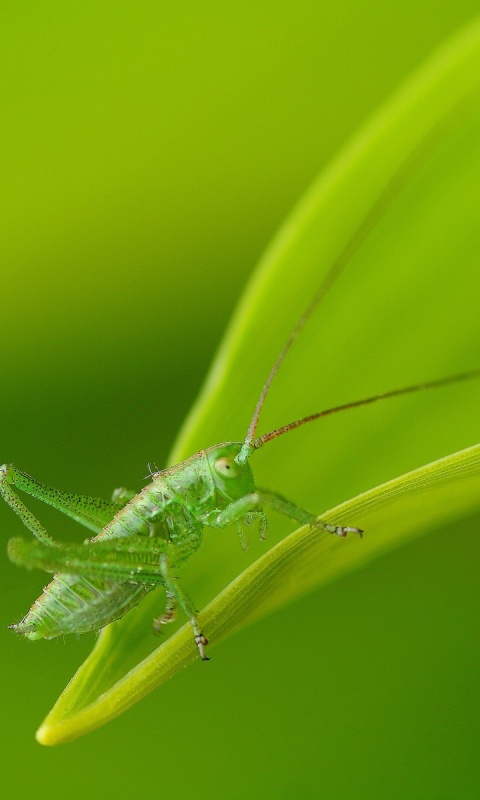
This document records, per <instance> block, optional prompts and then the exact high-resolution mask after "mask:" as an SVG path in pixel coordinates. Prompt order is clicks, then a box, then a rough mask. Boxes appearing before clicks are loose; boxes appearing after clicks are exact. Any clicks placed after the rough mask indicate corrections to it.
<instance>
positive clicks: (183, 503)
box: [0, 120, 480, 660]
mask: <svg viewBox="0 0 480 800" xmlns="http://www.w3.org/2000/svg"><path fill="white" fill-rule="evenodd" d="M441 124H444V120H443V121H441ZM434 133H436V132H435V131H434ZM429 138H432V137H429ZM426 143H427V142H426V140H424V141H423V142H421V143H420V145H419V147H417V148H416V149H415V150H413V151H412V153H411V154H410V156H409V157H408V158H407V159H406V160H405V161H404V162H403V164H402V165H401V167H400V168H399V169H398V170H397V172H396V173H395V174H394V175H393V177H392V178H391V179H390V180H389V181H388V182H387V183H386V185H385V188H384V190H383V191H382V192H381V193H380V194H379V196H378V199H377V201H376V202H375V203H374V204H373V206H372V207H371V209H370V211H369V212H368V213H367V215H366V216H365V218H364V220H363V221H362V222H361V223H360V225H359V227H358V228H357V230H356V231H355V232H354V233H353V235H352V237H351V238H350V240H349V241H348V242H347V244H346V246H345V248H344V249H343V251H341V253H340V255H339V256H338V258H337V259H336V260H335V261H334V263H333V264H332V266H331V267H330V269H329V270H328V271H327V273H326V276H325V278H324V280H323V282H322V284H321V285H320V288H319V289H318V291H317V292H316V294H315V295H314V296H313V299H312V300H311V301H310V303H309V305H308V307H307V309H306V310H305V312H304V313H303V315H302V316H301V317H300V319H299V321H298V322H297V324H296V326H295V327H294V329H293V331H292V333H291V334H290V336H289V338H288V340H287V342H286V344H285V346H284V348H283V349H282V351H281V352H280V355H279V356H278V358H277V360H276V362H275V363H274V365H273V367H272V369H271V371H270V374H269V376H268V378H267V380H266V382H265V385H264V387H263V389H262V391H261V393H260V396H259V399H258V402H257V404H256V407H255V410H254V413H253V417H252V420H251V422H250V425H249V428H248V431H247V434H246V437H245V439H244V441H243V442H225V443H222V444H218V445H214V446H213V447H209V448H207V449H206V450H201V451H200V452H198V453H196V454H195V455H193V456H191V457H190V458H188V459H187V460H186V461H182V462H181V463H180V464H177V465H175V466H173V467H170V468H169V469H165V470H162V471H157V472H154V473H152V474H151V478H152V480H151V482H150V483H149V484H148V486H145V487H144V488H143V489H142V490H141V492H140V493H139V494H136V493H135V492H130V491H127V490H126V489H123V488H122V489H117V490H115V492H114V493H113V496H112V499H111V501H110V502H108V501H106V500H102V499H99V498H92V497H86V496H84V495H75V494H71V493H68V492H64V491H60V490H58V489H54V488H52V487H49V486H45V485H44V484H42V483H40V482H38V481H37V480H35V479H34V478H32V477H30V476H29V475H27V474H26V473H25V472H22V471H21V470H19V469H17V468H16V467H14V466H13V465H11V464H10V465H9V464H6V465H4V466H3V467H0V494H1V495H2V497H3V498H4V500H5V501H6V502H7V503H8V505H9V506H10V507H11V508H12V510H13V511H14V512H15V513H16V514H17V515H18V516H19V517H20V519H21V520H22V522H23V523H24V525H25V526H26V528H28V530H29V531H30V532H31V533H32V534H33V535H34V537H35V538H34V539H33V540H32V541H29V542H26V541H24V540H22V539H18V538H16V539H12V540H11V541H10V542H9V546H8V554H9V557H10V559H11V560H12V561H13V562H14V563H16V564H18V565H21V566H25V567H27V568H32V567H37V568H41V569H44V570H46V571H47V572H53V573H55V575H54V578H53V580H52V581H51V583H49V585H48V586H47V587H46V588H45V590H44V593H43V594H42V595H41V596H40V597H39V598H38V599H37V600H36V601H35V602H34V604H33V606H32V607H31V609H30V611H29V612H28V613H27V615H26V616H25V617H24V618H23V619H22V620H21V622H19V623H17V624H15V625H12V626H11V627H12V628H13V629H14V630H15V631H16V632H17V633H19V634H22V635H23V636H25V637H27V638H28V639H40V638H46V639H52V638H54V637H57V636H61V635H63V634H67V633H77V634H79V633H86V632H88V631H97V630H99V629H101V628H103V627H104V626H105V625H107V624H109V623H111V622H114V621H115V620H118V619H120V618H121V617H123V616H124V614H126V613H127V612H128V611H130V610H131V609H132V608H134V607H135V606H136V605H137V604H138V603H139V602H140V601H141V600H142V598H143V597H144V596H145V595H146V594H147V593H148V592H150V591H151V590H152V589H153V588H155V587H157V586H163V587H164V589H165V595H166V603H165V609H164V612H163V614H161V615H160V616H158V617H157V618H156V619H154V621H153V629H154V631H155V632H159V631H160V630H161V629H162V628H163V626H164V625H165V624H167V623H169V622H171V621H172V620H173V619H174V618H175V616H176V610H177V607H178V606H179V607H180V608H181V610H182V611H183V613H184V614H185V616H186V617H187V618H188V620H189V621H190V624H191V626H192V629H193V634H194V637H195V642H196V644H197V647H198V651H199V654H200V657H201V658H202V659H203V660H208V657H207V654H206V649H205V648H206V646H207V644H208V640H207V637H206V635H205V634H204V632H203V631H202V629H201V626H200V623H199V621H198V619H197V616H196V611H195V608H194V606H193V604H192V602H191V601H190V599H189V598H188V596H187V595H186V594H185V592H184V591H183V589H182V587H181V585H180V583H179V582H178V580H177V579H176V577H175V575H176V572H177V570H178V569H179V567H181V566H182V564H183V563H185V562H186V561H187V560H188V559H189V558H190V557H191V556H192V555H193V554H194V553H195V552H196V551H197V550H198V549H199V548H200V546H201V544H202V540H203V532H204V529H205V528H213V529H222V528H225V527H227V526H230V525H236V527H237V530H238V533H239V537H240V543H241V545H242V546H243V547H245V546H246V539H245V537H244V534H243V528H242V526H243V524H244V523H247V524H250V523H251V522H253V521H257V522H258V524H259V530H260V537H261V538H262V539H264V538H265V536H266V532H267V516H266V514H265V509H269V510H274V511H276V512H279V513H280V514H283V515H285V516H286V517H288V518H290V519H292V520H294V521H295V522H298V523H300V524H301V525H311V526H315V527H316V528H318V529H320V530H324V531H326V532H328V533H330V534H332V535H336V536H338V537H340V538H344V537H345V536H346V535H347V534H348V533H357V534H359V535H360V536H361V535H362V530H361V529H360V528H358V527H354V526H352V525H344V524H340V522H339V523H337V524H330V523H326V522H324V521H322V519H321V518H318V517H317V516H316V515H315V514H313V513H310V512H308V511H305V510H304V509H302V508H299V507H298V506H297V505H295V504H294V503H293V502H291V501H289V500H286V499H285V498H284V497H282V496H280V495H278V494H275V493H273V492H270V491H266V490H264V489H259V488H258V487H257V486H256V485H255V481H254V477H253V473H252V470H251V467H250V458H251V456H252V455H253V454H254V452H255V451H256V450H259V449H260V448H261V447H263V446H264V445H265V444H267V443H268V442H270V441H272V440H273V439H275V438H277V437H278V436H282V435H283V434H285V433H287V432H289V431H291V430H293V429H295V428H297V427H299V426H301V425H305V424H308V423H310V422H313V421H314V420H317V419H319V418H320V417H325V416H327V415H329V414H333V413H337V412H340V411H345V410H347V409H351V408H354V407H358V406H363V405H367V404H369V403H373V402H376V401H379V400H385V399H387V398H393V397H397V396H399V395H404V394H408V393H411V392H418V391H423V390H426V389H433V388H438V387H441V386H444V385H447V384H450V383H455V382H458V381H463V380H468V379H471V378H474V377H479V376H480V369H476V370H473V371H470V372H466V373H463V374H458V375H451V376H449V377H446V378H441V379H439V380H433V381H429V382H426V383H422V384H415V385H413V386H407V387H404V388H401V389H395V390H393V391H389V392H384V393H382V394H377V395H373V396H372V397H368V398H366V399H363V400H356V401H353V402H349V403H346V404H344V405H341V406H337V407H335V408H329V409H326V410H324V411H320V412H316V413H314V414H310V415H309V416H306V417H303V418H302V419H299V420H296V421H294V422H290V423H288V424H286V425H284V426H282V427H280V428H277V429H275V430H273V431H270V432H269V433H266V434H264V435H262V436H259V437H257V435H256V432H257V426H258V422H259V416H260V412H261V410H262V407H263V404H264V402H265V399H266V396H267V393H268V391H269V389H270V386H271V384H272V381H273V379H274V377H275V375H276V374H277V372H278V369H279V367H280V365H281V363H282V361H283V359H284V358H285V356H286V354H287V352H288V351H289V349H290V347H291V345H292V344H293V342H294V340H295V339H296V338H297V336H298V334H299V333H300V332H301V330H302V329H303V327H304V325H305V324H306V322H307V321H308V319H309V318H310V316H311V315H312V314H313V312H314V311H315V309H316V308H317V307H318V305H319V304H320V302H321V300H322V299H323V298H324V296H325V294H326V293H327V292H328V291H329V290H330V288H331V286H332V285H333V283H334V282H335V280H336V278H337V277H338V275H339V274H340V273H341V271H342V270H343V268H344V267H345V265H346V264H347V262H348V261H349V259H350V257H351V256H352V254H353V253H354V252H355V250H356V249H357V248H358V247H359V246H360V244H361V242H362V241H363V239H364V238H365V237H366V236H367V234H368V233H369V232H370V231H371V229H372V228H373V226H374V224H375V222H377V221H378V219H379V218H380V216H381V215H382V214H383V213H384V211H385V209H386V208H387V206H388V205H389V204H390V203H391V201H392V198H394V197H395V196H396V194H397V193H398V192H399V190H400V189H401V188H402V186H403V184H404V182H405V179H406V178H407V177H408V176H409V175H410V174H411V172H412V168H413V167H415V165H416V164H417V163H418V161H419V156H421V155H422V152H424V151H425V145H426ZM15 489H17V490H20V491H22V492H25V493H26V494H28V495H31V496H32V497H35V498H37V499H39V500H42V501H43V502H44V503H47V504H48V505H51V506H53V507H54V508H55V509H57V510H58V511H61V512H62V513H64V514H66V515H67V516H69V517H72V518H73V519H74V520H76V521H77V522H79V523H80V524H81V525H84V526H85V527H86V528H88V529H89V530H90V531H93V532H94V533H95V534H96V535H95V536H94V537H93V538H91V539H90V540H88V541H87V542H85V543H83V544H79V545H76V544H62V543H59V542H56V541H55V540H54V539H53V538H52V537H51V536H50V534H49V533H48V532H47V531H46V530H45V528H44V527H43V526H42V524H41V523H40V522H39V520H38V519H37V518H36V517H35V516H34V515H33V514H32V513H31V512H30V511H29V510H28V508H27V507H26V506H25V505H24V503H23V502H22V501H21V500H20V498H19V497H18V495H17V493H16V491H15Z"/></svg>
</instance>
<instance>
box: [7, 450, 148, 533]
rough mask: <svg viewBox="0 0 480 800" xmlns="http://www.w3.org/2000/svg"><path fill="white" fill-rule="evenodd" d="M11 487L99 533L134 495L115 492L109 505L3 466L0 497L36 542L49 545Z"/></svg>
mask: <svg viewBox="0 0 480 800" xmlns="http://www.w3.org/2000/svg"><path fill="white" fill-rule="evenodd" d="M12 487H15V488H16V489H20V491H22V492H25V493H26V494H29V495H30V496H31V497H36V498H37V499H38V500H41V501H42V502H43V503H46V504H47V505H50V506H53V508H55V509H56V510H57V511H61V512H62V513H63V514H66V515H67V516H69V517H71V518H72V519H74V520H75V521H76V522H79V523H80V524H81V525H85V527H87V528H89V529H90V530H91V531H93V532H94V533H98V532H99V531H101V530H102V528H104V527H105V525H106V524H107V523H108V522H110V520H111V519H113V517H114V516H115V514H116V513H117V512H118V511H119V510H120V508H122V506H124V505H125V504H126V503H127V502H128V501H129V500H130V499H131V498H132V497H133V496H134V492H128V491H127V490H126V489H116V490H115V492H114V494H113V497H112V500H111V501H110V502H108V501H107V500H103V499H101V498H99V497H88V496H87V495H77V494H72V493H71V492H63V491H61V490H60V489H55V488H54V487H53V486H46V485H45V484H43V483H40V481H37V480H35V478H32V477H31V475H27V473H26V472H22V470H19V469H17V467H14V466H13V464H4V465H3V466H2V467H0V495H1V496H2V497H3V499H4V500H5V501H6V502H7V503H8V505H9V506H10V508H11V509H12V510H13V511H14V512H15V513H16V514H17V515H18V516H19V517H20V519H21V520H22V522H23V524H24V525H25V526H26V527H27V528H28V530H29V531H31V532H32V533H33V535H34V536H36V538H37V539H38V540H39V541H41V542H43V543H44V544H48V545H50V546H54V545H55V542H54V540H53V539H52V537H51V536H50V535H49V534H48V533H47V531H46V530H45V528H44V527H43V525H41V523H40V522H39V521H38V520H37V518H36V517H35V516H34V515H33V514H32V513H31V512H30V511H29V510H28V509H27V508H26V506H25V505H24V503H22V501H21V500H20V498H19V497H18V496H17V494H16V493H15V492H14V491H13V488H12Z"/></svg>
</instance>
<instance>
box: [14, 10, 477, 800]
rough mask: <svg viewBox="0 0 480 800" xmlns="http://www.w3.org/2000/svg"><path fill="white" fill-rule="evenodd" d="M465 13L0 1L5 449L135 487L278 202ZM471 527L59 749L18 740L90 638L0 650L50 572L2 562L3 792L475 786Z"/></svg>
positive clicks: (302, 183) (207, 793)
mask: <svg viewBox="0 0 480 800" xmlns="http://www.w3.org/2000/svg"><path fill="white" fill-rule="evenodd" d="M476 11H478V3H475V2H466V1H465V2H457V3H456V4H455V5H453V4H452V3H447V2H445V3H443V2H439V0H435V2H433V0H432V2H429V1H427V0H425V1H424V2H421V3H420V4H418V3H413V2H407V3H402V4H395V5H392V4H387V3H380V2H379V1H378V0H377V1H376V2H373V1H372V2H363V3H354V2H340V3H338V2H337V3H333V2H328V3H321V4H320V3H307V2H304V0H297V1H296V2H295V3H293V2H281V3H278V2H277V3H271V2H265V3H262V4H261V5H260V6H259V5H258V4H254V3H247V2H242V3H235V2H234V3H229V4H226V3H225V4H221V3H211V4H207V5H205V4H197V3H192V2H187V3H184V4H182V5H181V6H177V5H173V4H166V3H147V2H140V3H136V4H133V3H107V2H96V3H89V2H86V3H83V4H81V6H78V7H75V6H73V5H70V4H60V3H49V2H45V3H42V4H38V3H23V4H21V5H19V4H16V3H15V4H14V3H8V2H7V3H4V4H3V6H2V12H1V17H2V34H3V35H2V50H1V54H0V59H1V62H2V76H3V80H2V86H1V93H2V103H1V107H0V114H1V120H0V123H1V124H0V136H1V137H2V139H3V152H4V158H3V169H2V173H3V174H2V177H3V181H2V185H3V191H2V206H3V207H2V214H1V216H0V226H1V228H2V234H1V240H0V241H1V245H0V246H1V248H2V250H3V252H2V261H1V263H2V268H1V269H2V340H3V342H4V347H3V352H2V357H1V362H0V363H1V369H0V381H1V391H0V403H1V418H2V420H3V424H2V428H1V444H2V452H1V455H0V458H1V459H2V461H13V462H14V463H16V464H17V465H18V466H19V467H21V468H23V469H25V470H27V471H28V472H30V473H31V474H33V475H35V476H36V477H38V478H39V479H40V480H44V481H45V482H48V483H51V484H53V485H58V486H60V487H62V488H65V489H70V490H72V491H77V492H82V493H86V494H93V495H106V496H108V495H109V494H110V492H111V490H112V488H114V487H115V486H119V485H125V486H129V487H132V488H135V487H140V486H141V485H142V483H143V477H144V475H145V474H146V472H147V467H146V464H147V462H148V461H150V462H153V461H155V462H156V463H157V464H158V465H159V466H160V465H162V464H163V463H164V461H165V458H166V456H167V453H168V451H169V449H170V447H171V445H172V443H173V441H174V439H175V436H176V433H177V431H178V428H179V425H180V424H181V422H182V420H183V418H184V415H185V413H186V412H187V411H188V409H189V407H190V406H191V404H192V402H193V400H194V398H195V396H196V394H197V392H198V389H199V387H200V384H201V381H202V379H203V376H204V375H205V372H206V370H207V368H208V365H209V363H210V361H211V358H212V356H213V353H214V351H215V348H216V346H217V344H218V341H219V339H220V337H221V335H222V332H223V330H224V328H225V325H226V323H227V321H228V318H229V316H230V313H231V311H232V309H233V307H234V305H235V302H236V300H237V298H238V295H239V293H240V291H241V290H242V288H243V286H244V284H245V281H246V279H247V277H248V275H249V273H250V272H251V270H252V269H253V267H254V264H255V262H256V260H257V259H258V257H259V256H260V254H261V252H262V250H263V249H264V247H265V245H266V244H267V243H268V241H269V238H270V237H271V235H272V234H273V233H274V232H275V230H276V228H277V227H278V225H279V224H280V222H281V221H282V220H283V218H284V217H285V215H286V214H287V213H288V211H289V210H290V208H291V206H292V204H293V203H294V202H295V201H296V200H297V199H298V197H299V196H300V194H301V193H302V191H303V190H304V189H305V188H306V187H307V186H308V184H309V183H310V181H311V180H312V178H313V177H314V176H315V175H316V174H317V173H318V171H319V170H320V169H321V168H322V166H323V165H324V164H326V163H327V162H328V160H329V159H330V158H331V157H332V156H333V155H334V154H335V153H336V152H337V151H338V150H339V148H340V147H341V146H342V144H343V143H344V142H345V141H346V140H347V139H348V138H349V137H350V135H351V134H352V133H353V132H354V131H355V129H356V128H357V126H358V125H359V124H361V123H362V122H363V121H364V120H365V119H366V118H367V117H368V116H369V114H370V113H371V112H372V111H373V110H374V109H375V108H376V107H377V106H378V104H379V103H381V102H382V101H383V100H384V99H385V98H386V97H388V95H389V94H390V92H391V91H392V89H394V88H395V87H396V86H397V84H398V83H399V82H400V81H401V80H402V79H403V78H404V77H405V76H406V75H408V73H409V72H410V71H411V70H412V69H413V68H415V67H416V66H417V65H418V64H420V63H421V62H422V60H423V59H424V58H425V56H426V55H428V54H429V52H430V51H431V50H432V49H433V48H434V47H435V46H436V45H437V44H439V43H440V42H441V41H442V40H443V39H444V38H445V37H446V36H448V35H449V34H450V33H451V32H453V31H455V30H456V29H457V28H458V27H459V26H460V25H462V24H463V23H464V22H466V21H468V20H469V19H470V18H471V17H472V15H473V14H474V13H475V12H476ZM232 188H233V191H232ZM375 388H377V387H375ZM379 388H383V387H379ZM246 416H248V415H246ZM237 434H238V432H235V435H237ZM205 444H210V442H206V443H205ZM31 507H32V509H34V508H37V507H36V506H35V504H34V503H31ZM39 513H40V515H41V519H42V521H44V522H45V523H46V525H47V526H48V527H49V528H50V529H51V531H52V533H55V534H56V535H58V536H60V537H61V538H66V537H67V536H74V535H75V534H76V535H77V538H78V531H76V530H75V526H74V525H73V524H72V523H69V522H68V521H64V520H63V519H62V518H60V519H59V518H58V516H56V515H54V514H53V512H51V511H50V510H49V509H43V508H42V509H41V511H40V512H39ZM0 521H1V525H2V528H3V529H4V530H5V535H4V540H5V542H6V540H7V539H8V537H9V536H10V535H15V534H21V533H22V530H21V526H20V524H19V523H18V522H17V520H16V519H15V518H14V517H13V515H12V513H11V511H10V510H9V509H8V508H3V507H0ZM463 527H464V535H462V538H461V540H460V541H461V544H460V545H457V547H456V548H455V550H454V556H452V545H451V538H450V534H449V532H448V530H445V531H440V532H437V533H436V534H435V540H433V538H432V537H430V538H426V539H424V540H420V541H419V542H416V543H413V544H412V545H409V546H408V547H406V548H404V549H403V550H399V551H398V552H396V553H394V554H391V555H390V556H388V557H385V558H383V559H382V560H380V561H378V562H377V563H375V564H372V565H371V566H370V567H368V568H367V569H365V570H363V571H362V572H359V573H357V574H354V575H352V576H350V577H349V578H347V579H343V580H342V581H339V582H338V583H336V584H334V585H332V586H330V587H327V588H326V589H324V590H323V591H321V592H319V593H317V594H316V595H314V596H313V597H311V598H307V599H305V600H304V601H302V602H300V603H297V604H296V605H295V606H292V607H290V608H289V609H287V610H286V611H284V612H282V613H280V614H277V615H275V616H274V617H271V618H269V619H266V620H263V621H262V622H261V623H259V624H257V625H256V626H254V627H252V628H249V629H248V630H246V631H244V632H243V633H242V634H239V635H237V636H236V637H233V638H232V639H230V640H228V641H227V642H225V643H224V644H223V645H222V646H221V647H219V648H218V649H216V650H215V658H214V659H212V662H211V663H210V664H209V666H208V668H207V669H205V667H204V665H202V664H195V665H194V666H193V667H192V668H191V669H189V670H187V671H185V672H184V673H182V674H180V675H178V676H177V677H176V678H175V679H174V680H172V681H171V682H170V683H169V684H167V685H166V686H165V687H163V688H162V689H161V690H160V691H157V692H155V693H154V694H152V695H151V696H150V697H149V698H147V699H146V700H145V701H143V702H142V703H141V704H139V705H138V706H136V707H135V708H134V709H132V710H131V711H129V712H128V713H127V714H125V715H124V716H123V717H121V718H120V719H118V720H116V721H115V722H114V723H111V724H109V725H108V726H107V727H105V728H103V729H102V730H100V731H98V732H96V733H95V734H93V735H91V736H90V737H88V738H86V739H83V740H80V741H78V742H75V743H73V744H71V745H68V746H65V747H62V748H57V749H53V750H47V749H45V748H41V747H40V746H39V745H37V744H36V743H35V741H34V739H33V733H34V730H35V729H36V727H37V725H38V724H39V722H40V721H41V719H42V718H43V716H44V714H45V712H46V711H47V710H48V709H49V708H50V706H51V705H52V703H53V701H54V700H55V699H56V697H57V695H58V693H59V692H60V690H61V689H62V688H63V686H64V685H65V683H66V682H67V680H68V679H69V677H70V676H71V675H72V673H73V671H74V670H75V669H76V667H77V666H78V665H79V664H80V663H81V661H82V660H83V658H84V656H85V655H86V654H87V653H88V652H89V650H90V648H91V645H92V643H93V636H91V637H90V636H85V637H82V639H80V640H78V641H76V640H75V639H74V638H73V637H72V638H71V639H70V640H65V641H55V642H39V643H35V644H34V645H33V644H30V643H27V642H23V641H18V640H16V639H15V637H14V636H13V635H12V633H11V632H10V631H7V630H5V626H6V625H7V624H8V623H10V622H12V621H14V620H17V619H19V618H20V617H21V616H22V615H23V613H24V612H25V611H26V610H27V608H28V606H29V605H30V603H31V602H32V601H33V599H34V598H35V597H36V596H37V595H38V593H39V591H40V590H41V588H42V586H43V584H44V582H45V578H44V576H43V575H41V574H40V573H37V574H34V573H32V574H28V573H23V572H20V571H18V570H17V569H16V568H15V567H13V566H12V565H11V564H10V563H9V562H8V561H7V558H6V555H5V554H2V556H1V558H2V574H3V576H4V580H3V582H2V588H1V589H0V593H1V601H2V602H1V621H0V637H1V648H2V656H3V657H2V662H1V665H0V670H1V671H2V703H1V706H2V727H1V734H0V735H1V740H0V744H1V748H2V756H3V758H2V768H1V772H0V796H1V797H2V798H7V800H10V798H16V797H22V798H30V797H32V798H33V797H36V796H37V795H38V796H45V795H47V794H48V796H50V797H53V798H56V797H61V796H63V795H64V794H67V793H68V795H69V796H70V797H72V798H76V797H80V796H89V797H91V798H93V800H96V798H100V797H102V798H103V797H105V796H107V797H109V796H115V797H119V798H127V797H131V796H132V795H133V794H134V793H138V794H140V795H142V796H143V795H149V796H157V795H158V796H161V795H164V794H165V795H166V794H168V795H170V796H173V797H178V798H190V797H210V798H216V797H219V798H220V797H224V796H228V797H235V798H236V797H245V796H247V797H266V798H270V797H271V798H283V797H285V798H286V797H318V796H321V797H323V796H324V797H329V798H373V797H385V796H388V797H398V798H400V797H402V798H405V797H409V798H441V799H442V800H443V798H470V797H472V798H474V797H478V794H479V772H480V770H479V767H478V764H477V761H478V735H479V723H478V681H477V675H476V674H474V673H472V672H469V671H462V665H463V664H464V663H465V662H468V663H469V664H471V663H472V661H474V655H475V654H477V656H478V654H479V652H480V646H479V641H478V631H477V630H475V629H473V630H472V607H475V605H476V607H478V588H477V585H478V577H477V576H478V566H477V564H478V555H479V554H480V552H479V551H480V548H479V545H478V537H477V531H478V520H477V524H475V521H472V522H471V523H469V524H468V523H467V524H465V525H464V526H463ZM81 535H82V536H83V533H81ZM285 631H287V632H288V637H289V646H288V648H286V647H285V641H284V638H283V637H284V632H285ZM312 685H313V686H317V687H318V694H317V696H314V697H312V691H311V687H312Z"/></svg>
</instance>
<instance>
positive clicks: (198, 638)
mask: <svg viewBox="0 0 480 800" xmlns="http://www.w3.org/2000/svg"><path fill="white" fill-rule="evenodd" d="M195 644H196V645H197V647H198V652H199V653H200V658H201V659H202V661H210V659H209V657H208V656H207V654H206V652H205V647H206V645H207V644H208V639H207V637H206V636H204V635H203V633H197V634H195Z"/></svg>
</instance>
